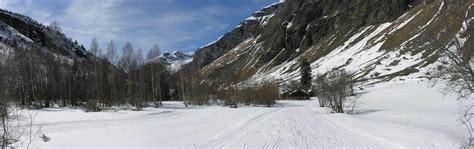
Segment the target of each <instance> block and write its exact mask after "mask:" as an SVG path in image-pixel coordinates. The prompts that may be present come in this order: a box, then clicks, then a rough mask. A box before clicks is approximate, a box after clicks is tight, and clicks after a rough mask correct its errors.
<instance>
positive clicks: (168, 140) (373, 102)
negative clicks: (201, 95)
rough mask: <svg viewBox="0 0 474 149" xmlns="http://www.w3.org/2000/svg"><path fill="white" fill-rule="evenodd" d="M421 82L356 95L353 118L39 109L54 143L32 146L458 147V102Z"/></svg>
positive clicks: (291, 111)
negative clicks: (89, 111)
mask: <svg viewBox="0 0 474 149" xmlns="http://www.w3.org/2000/svg"><path fill="white" fill-rule="evenodd" d="M428 85H429V83H427V82H426V81H420V80H409V81H403V82H399V81H390V82H385V83H381V84H377V85H375V86H368V87H366V89H365V90H363V91H359V93H362V94H360V96H359V97H358V98H359V104H358V106H357V108H356V109H355V112H354V114H352V115H348V114H330V113H328V111H329V110H328V109H322V108H319V107H318V106H317V105H318V103H317V100H311V101H279V102H278V104H277V106H275V107H272V108H263V107H242V108H237V109H232V108H226V107H216V106H203V107H191V108H184V107H183V105H182V104H180V103H179V102H166V103H165V108H163V109H150V108H149V109H146V110H145V111H142V112H133V111H119V112H98V113H85V112H82V111H80V110H71V109H69V110H67V109H49V110H44V111H38V113H39V115H38V118H37V119H38V123H39V125H41V126H42V127H43V132H44V133H45V134H46V135H47V136H49V137H51V138H52V140H51V141H50V142H46V143H44V142H40V141H36V142H35V143H34V147H35V148H71V147H72V148H459V145H460V144H461V143H462V142H461V140H462V138H463V137H464V136H465V135H466V134H465V133H464V128H463V127H462V126H460V125H459V124H458V123H457V121H456V119H457V118H458V117H459V113H458V108H457V107H458V106H459V105H458V103H457V102H456V101H455V100H454V97H451V96H446V97H445V98H443V96H442V94H440V93H439V92H438V91H439V90H438V88H437V87H435V88H429V87H428Z"/></svg>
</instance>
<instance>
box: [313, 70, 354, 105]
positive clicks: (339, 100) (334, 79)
mask: <svg viewBox="0 0 474 149" xmlns="http://www.w3.org/2000/svg"><path fill="white" fill-rule="evenodd" d="M353 83H354V82H353V79H352V76H351V75H350V74H349V73H348V72H346V71H345V70H336V71H332V72H329V73H328V74H326V75H325V76H323V75H318V77H317V78H316V80H315V83H314V84H315V88H314V89H313V90H314V91H315V92H316V95H317V97H318V99H319V104H320V106H321V107H326V106H327V107H330V108H331V109H332V111H333V112H335V113H344V109H343V106H344V103H345V102H346V101H347V100H346V97H347V96H351V95H353V94H354V93H353Z"/></svg>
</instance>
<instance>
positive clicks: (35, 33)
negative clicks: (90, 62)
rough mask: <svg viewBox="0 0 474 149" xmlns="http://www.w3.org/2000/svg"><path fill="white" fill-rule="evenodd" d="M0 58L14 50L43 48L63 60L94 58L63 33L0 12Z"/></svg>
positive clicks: (27, 19) (5, 11) (23, 17)
mask: <svg viewBox="0 0 474 149" xmlns="http://www.w3.org/2000/svg"><path fill="white" fill-rule="evenodd" d="M0 47H1V49H0V58H2V57H3V59H4V58H5V57H6V55H7V54H8V53H11V52H14V50H13V49H14V48H17V47H21V48H32V47H40V48H44V49H46V50H47V52H49V54H54V55H57V56H61V57H63V58H65V59H87V58H91V57H94V56H93V55H92V54H90V53H88V52H87V51H86V50H85V48H84V47H83V46H81V45H79V44H78V43H77V42H73V41H72V39H71V38H68V37H66V36H65V35H64V34H63V33H61V32H60V31H57V30H53V29H52V28H50V27H46V26H44V25H42V24H40V23H38V22H36V21H34V20H32V19H31V18H29V17H27V16H23V15H20V14H16V13H12V12H9V11H7V10H0Z"/></svg>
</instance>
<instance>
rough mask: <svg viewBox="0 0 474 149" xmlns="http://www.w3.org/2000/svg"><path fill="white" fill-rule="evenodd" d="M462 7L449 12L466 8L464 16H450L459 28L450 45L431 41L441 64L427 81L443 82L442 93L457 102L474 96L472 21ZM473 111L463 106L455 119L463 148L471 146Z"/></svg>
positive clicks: (469, 11)
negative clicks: (464, 132) (463, 135)
mask: <svg viewBox="0 0 474 149" xmlns="http://www.w3.org/2000/svg"><path fill="white" fill-rule="evenodd" d="M471 3H472V2H471ZM465 4H468V3H461V5H453V6H455V7H451V8H450V9H459V8H462V7H467V9H466V10H467V11H466V12H465V13H464V14H452V16H458V17H460V18H461V19H460V20H462V22H461V23H462V25H461V28H460V29H459V32H458V33H457V34H456V35H455V37H454V38H452V40H451V42H449V43H448V44H447V46H446V45H445V44H443V43H442V42H441V41H439V40H434V44H437V45H438V47H440V48H441V52H442V55H441V57H440V58H439V59H438V61H439V62H440V63H441V64H440V65H438V66H437V68H436V70H434V71H433V73H431V78H432V79H434V80H435V83H438V82H440V81H441V82H446V84H445V88H444V93H445V94H449V93H455V94H456V95H457V96H458V100H472V99H473V98H472V94H473V93H474V69H473V68H474V39H473V38H472V37H471V35H472V34H473V33H474V29H473V28H472V27H471V24H472V19H469V18H470V15H471V16H472V13H473V12H472V7H473V6H472V5H470V6H467V5H465ZM460 10H463V9H460ZM452 12H457V11H452ZM473 107H474V104H470V105H467V108H465V109H463V110H464V114H463V116H462V117H461V118H460V119H459V120H460V122H461V123H462V124H463V125H465V126H466V128H467V130H468V133H469V138H468V140H467V144H466V146H465V147H466V148H472V147H473V146H474V127H473V125H472V122H471V120H472V117H473V116H474V112H473V111H472V109H473Z"/></svg>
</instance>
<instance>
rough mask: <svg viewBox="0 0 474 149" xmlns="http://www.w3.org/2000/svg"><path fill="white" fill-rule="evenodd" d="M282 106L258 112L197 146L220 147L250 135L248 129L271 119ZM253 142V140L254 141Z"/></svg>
mask: <svg viewBox="0 0 474 149" xmlns="http://www.w3.org/2000/svg"><path fill="white" fill-rule="evenodd" d="M282 108H283V107H279V108H277V109H275V110H272V111H269V112H266V113H263V114H260V115H258V116H255V117H253V118H251V119H250V120H247V121H246V122H244V123H243V124H241V125H239V126H238V127H234V128H230V130H228V131H226V132H225V133H223V134H222V135H219V136H218V137H216V138H214V139H212V140H209V141H206V142H205V143H203V144H201V145H199V146H202V147H198V148H205V147H209V146H212V147H214V148H222V147H223V146H225V145H226V144H227V143H229V142H232V141H234V140H235V139H237V138H239V137H244V136H250V135H249V134H248V132H249V131H248V130H251V129H254V128H258V127H256V126H258V125H259V124H261V123H264V122H268V121H271V118H273V117H274V116H275V115H276V114H277V113H278V112H279V111H280V110H281V109H282ZM257 131H258V130H257ZM242 132H244V133H245V134H242ZM248 138H252V137H248ZM251 141H252V140H251ZM254 144H255V142H254ZM266 144H267V143H265V145H264V146H266ZM263 148H265V147H263Z"/></svg>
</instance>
